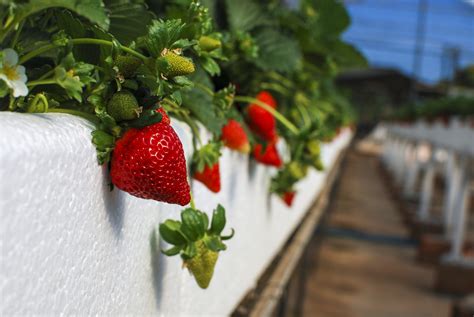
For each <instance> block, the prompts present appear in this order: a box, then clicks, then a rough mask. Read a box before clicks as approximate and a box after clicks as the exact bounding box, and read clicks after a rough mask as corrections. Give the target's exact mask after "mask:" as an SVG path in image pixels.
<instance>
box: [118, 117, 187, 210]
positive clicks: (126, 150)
mask: <svg viewBox="0 0 474 317" xmlns="http://www.w3.org/2000/svg"><path fill="white" fill-rule="evenodd" d="M158 111H159V112H160V113H161V114H162V115H163V118H162V120H161V121H160V122H159V123H155V124H153V125H149V126H146V127H144V128H140V129H135V128H132V129H129V130H128V131H127V132H125V134H124V135H123V137H122V138H121V139H119V140H118V141H117V143H116V145H115V149H114V152H113V156H112V161H111V170H110V175H111V178H112V183H113V184H114V185H115V186H117V187H118V188H120V189H121V190H123V191H126V192H128V193H130V194H131V195H134V196H137V197H140V198H144V199H154V200H158V201H163V202H167V203H170V204H179V205H181V206H184V205H187V204H188V203H189V201H190V200H191V196H190V193H189V192H190V188H189V184H188V180H187V173H186V161H185V158H184V151H183V146H182V144H181V141H180V140H179V138H178V135H177V134H176V132H175V131H174V130H173V128H172V127H171V126H170V125H169V118H168V116H167V115H166V113H165V112H164V110H162V109H160V110H158Z"/></svg>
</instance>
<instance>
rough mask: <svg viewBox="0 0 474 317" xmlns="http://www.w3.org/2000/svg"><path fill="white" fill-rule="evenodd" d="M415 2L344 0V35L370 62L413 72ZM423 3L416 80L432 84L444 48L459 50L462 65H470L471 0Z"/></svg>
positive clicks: (473, 45)
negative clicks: (348, 24) (346, 24)
mask: <svg viewBox="0 0 474 317" xmlns="http://www.w3.org/2000/svg"><path fill="white" fill-rule="evenodd" d="M418 1H419V0H346V1H345V3H346V5H347V8H348V10H349V13H350V15H351V18H352V25H351V27H350V28H349V30H348V31H346V33H345V34H344V36H343V37H344V39H345V40H346V41H348V42H350V43H352V44H354V45H355V46H357V47H358V48H359V49H360V50H361V51H362V52H363V53H364V54H365V56H366V57H367V58H368V60H369V62H370V64H371V65H373V66H380V67H394V68H398V69H400V70H402V71H403V72H404V73H406V74H412V73H413V58H414V49H415V42H416V41H415V39H416V21H417V8H418ZM426 3H427V11H426V12H427V14H426V28H425V30H426V32H425V40H424V49H423V54H422V63H421V73H420V76H419V79H420V80H422V81H425V82H429V83H433V82H436V81H438V80H439V79H440V78H441V75H442V73H443V71H442V67H441V63H442V57H443V55H444V56H446V52H447V49H446V48H447V47H456V48H458V49H459V50H460V59H459V62H460V65H461V66H465V65H467V64H474V0H426ZM444 60H445V61H446V60H447V59H446V58H445V59H444ZM444 74H446V72H444Z"/></svg>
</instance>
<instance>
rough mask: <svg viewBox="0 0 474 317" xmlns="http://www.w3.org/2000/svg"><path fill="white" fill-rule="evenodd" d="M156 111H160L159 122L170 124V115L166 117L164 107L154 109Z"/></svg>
mask: <svg viewBox="0 0 474 317" xmlns="http://www.w3.org/2000/svg"><path fill="white" fill-rule="evenodd" d="M156 112H159V113H161V121H160V123H163V124H167V125H169V124H171V120H170V117H168V114H167V113H166V111H165V109H163V107H160V108H158V109H156Z"/></svg>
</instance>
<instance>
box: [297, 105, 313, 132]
mask: <svg viewBox="0 0 474 317" xmlns="http://www.w3.org/2000/svg"><path fill="white" fill-rule="evenodd" d="M296 109H298V111H299V112H300V114H301V118H303V122H304V125H305V126H306V127H309V126H310V125H311V120H309V113H308V111H307V110H306V108H305V107H304V106H301V105H296Z"/></svg>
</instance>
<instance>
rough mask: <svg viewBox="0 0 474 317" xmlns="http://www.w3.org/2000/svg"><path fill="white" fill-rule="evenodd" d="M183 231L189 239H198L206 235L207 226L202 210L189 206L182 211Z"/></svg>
mask: <svg viewBox="0 0 474 317" xmlns="http://www.w3.org/2000/svg"><path fill="white" fill-rule="evenodd" d="M181 221H182V225H181V231H182V232H183V233H184V235H185V236H186V237H187V238H188V239H189V241H197V240H199V239H200V238H202V237H203V236H204V233H205V232H206V228H205V227H204V225H205V223H204V220H203V218H202V216H201V215H200V212H199V211H197V210H195V209H192V208H187V209H185V210H183V211H182V212H181Z"/></svg>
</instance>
